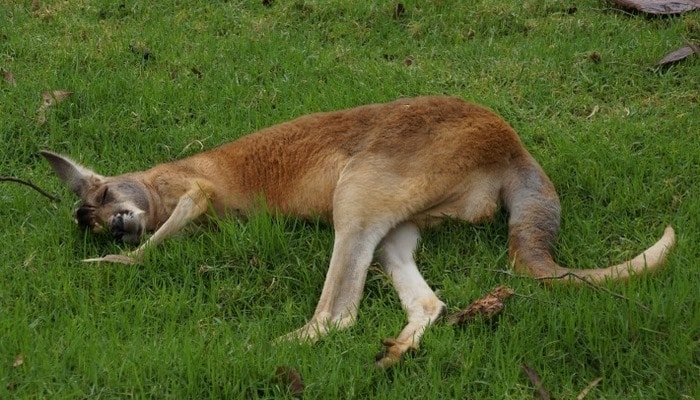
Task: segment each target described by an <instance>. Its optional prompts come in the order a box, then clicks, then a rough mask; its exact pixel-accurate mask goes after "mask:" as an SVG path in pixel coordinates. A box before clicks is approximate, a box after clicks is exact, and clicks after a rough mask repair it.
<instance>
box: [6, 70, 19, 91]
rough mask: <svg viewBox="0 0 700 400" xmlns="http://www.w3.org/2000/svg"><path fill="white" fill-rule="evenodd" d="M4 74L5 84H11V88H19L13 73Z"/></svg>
mask: <svg viewBox="0 0 700 400" xmlns="http://www.w3.org/2000/svg"><path fill="white" fill-rule="evenodd" d="M4 73H5V82H7V83H9V84H10V86H12V87H17V82H16V81H15V76H14V75H12V72H10V71H4Z"/></svg>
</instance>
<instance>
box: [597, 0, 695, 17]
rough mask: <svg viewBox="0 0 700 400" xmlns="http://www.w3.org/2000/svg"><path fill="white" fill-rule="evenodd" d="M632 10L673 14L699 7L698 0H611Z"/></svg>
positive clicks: (656, 13)
mask: <svg viewBox="0 0 700 400" xmlns="http://www.w3.org/2000/svg"><path fill="white" fill-rule="evenodd" d="M611 1H612V2H613V3H615V4H617V5H619V6H621V7H623V8H628V9H632V10H637V11H640V12H643V13H646V14H654V15H674V14H682V13H685V12H688V11H694V10H698V9H700V0H611Z"/></svg>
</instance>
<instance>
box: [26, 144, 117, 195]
mask: <svg viewBox="0 0 700 400" xmlns="http://www.w3.org/2000/svg"><path fill="white" fill-rule="evenodd" d="M39 153H40V154H41V155H42V156H44V158H46V160H47V161H48V162H49V164H51V168H53V170H54V172H56V175H58V177H59V178H61V180H62V181H63V182H64V183H65V184H66V185H68V187H70V188H71V190H72V191H73V192H74V193H75V194H77V195H78V196H80V197H81V198H85V195H86V194H87V191H88V189H89V188H90V187H93V186H94V185H97V184H100V183H102V181H104V177H102V176H101V175H98V174H96V173H95V172H93V171H90V170H89V169H87V168H85V167H83V166H82V165H80V164H78V163H76V162H75V161H73V160H71V159H70V158H66V157H63V156H62V155H59V154H56V153H52V152H50V151H45V150H42V151H40V152H39Z"/></svg>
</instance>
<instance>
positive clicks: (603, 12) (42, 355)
mask: <svg viewBox="0 0 700 400" xmlns="http://www.w3.org/2000/svg"><path fill="white" fill-rule="evenodd" d="M402 3H403V6H404V7H403V10H401V12H397V2H395V1H390V2H387V1H377V2H374V1H372V2H370V1H367V2H364V1H363V2H360V1H357V2H352V1H336V0H329V1H314V0H293V1H283V0H275V1H262V0H255V1H201V0H192V1H161V2H155V1H154V2H145V1H133V0H119V1H108V0H76V1H34V2H30V1H23V2H17V1H9V0H1V1H0V68H1V69H2V70H3V73H4V74H3V75H4V76H0V175H2V176H14V177H18V178H22V179H27V180H31V181H32V182H34V183H36V184H37V185H39V186H41V187H43V188H45V189H47V190H48V191H50V192H52V193H56V194H57V195H58V196H59V197H60V198H61V202H60V203H52V202H51V201H49V200H48V199H46V198H44V197H42V196H40V195H39V194H37V193H36V192H35V191H33V190H31V189H30V188H28V187H26V186H22V185H18V184H16V183H11V182H0V226H1V229H0V398H88V397H89V398H131V397H133V398H145V397H155V398H275V397H285V396H287V397H289V396H291V394H290V393H289V392H288V390H287V389H286V387H285V384H284V383H281V382H279V381H278V380H276V379H275V370H276V368H277V367H278V366H288V367H290V368H294V369H296V370H297V371H298V372H299V373H300V374H301V377H302V379H303V381H304V384H305V386H306V387H305V389H304V397H306V398H310V399H314V398H319V399H329V398H374V397H376V398H382V399H407V398H415V399H426V398H436V399H439V398H469V399H504V398H508V399H525V398H531V397H532V396H533V395H536V392H537V389H536V388H535V386H534V385H533V383H532V382H531V381H530V379H528V377H527V375H526V374H525V373H524V372H523V370H522V365H523V364H527V365H529V366H530V367H532V369H533V370H535V371H536V372H537V373H538V374H539V375H540V377H541V378H542V382H543V385H544V387H545V388H546V390H547V391H548V392H549V394H550V395H552V397H554V398H561V399H565V398H566V399H569V398H576V396H577V395H578V394H579V393H580V392H581V391H582V390H583V389H584V388H585V387H586V386H587V385H588V384H589V383H591V382H592V381H593V380H595V379H596V378H598V377H602V381H601V382H600V383H599V384H598V385H597V386H595V387H594V388H593V389H592V390H591V392H590V393H589V394H588V396H587V398H595V399H598V398H601V399H602V398H604V399H623V398H624V399H691V398H700V383H698V382H700V379H699V377H700V348H699V341H700V292H699V290H698V288H699V287H700V267H699V265H698V263H699V262H700V247H699V246H698V243H699V242H700V223H699V220H698V218H699V217H700V112H699V111H700V107H699V103H700V58H699V57H697V56H695V57H694V58H692V57H691V58H689V59H687V60H685V61H682V62H680V63H678V64H675V65H672V66H669V67H664V68H657V67H654V66H653V65H654V63H655V62H656V61H657V60H659V59H660V58H662V57H663V56H664V55H665V54H666V53H668V52H670V51H672V50H675V49H676V48H678V47H681V46H683V45H684V42H685V41H686V40H698V39H700V13H689V14H686V15H682V16H678V17H668V18H648V17H645V16H643V15H634V14H631V13H628V12H623V11H620V10H617V9H615V8H612V7H611V5H610V4H609V3H607V2H605V1H595V0H587V1H576V2H574V1H566V0H524V1H515V0H508V1H481V0H475V1H449V0H434V1H413V0H406V1H403V2H402ZM54 90H70V91H71V92H72V94H71V95H70V96H68V97H67V98H66V99H64V100H63V101H61V102H56V101H55V100H50V101H49V102H53V103H57V104H53V105H51V106H49V107H46V108H44V109H42V110H41V111H38V110H39V109H40V107H41V105H42V96H41V94H42V93H43V92H45V91H54ZM427 94H449V95H454V96H459V97H462V98H465V99H468V100H472V101H475V102H479V103H481V104H484V105H486V106H488V107H491V108H492V109H494V110H496V111H497V112H498V113H500V114H501V115H503V116H504V118H506V119H507V120H508V121H509V122H510V123H511V124H512V125H513V127H514V128H515V129H516V130H517V131H518V132H519V133H520V135H521V137H522V140H523V142H524V143H525V144H526V146H527V147H528V149H529V150H530V151H531V153H532V154H533V156H535V158H537V159H538V160H539V161H540V163H541V164H542V166H543V167H544V169H545V170H546V171H547V173H548V175H549V176H550V177H551V179H552V181H553V182H554V184H555V186H556V187H557V188H558V192H559V194H560V197H561V199H562V206H563V226H562V233H561V235H560V237H559V240H558V242H557V248H556V256H557V259H558V260H559V261H560V262H561V263H562V264H564V265H568V266H576V267H594V266H604V265H608V264H612V263H617V262H620V261H622V260H623V259H625V258H628V257H630V256H632V255H635V254H637V253H638V252H640V251H641V250H643V249H644V248H646V247H648V246H649V245H650V244H651V243H653V242H654V241H655V240H656V239H657V238H658V237H659V236H660V235H661V233H662V232H663V228H664V226H665V225H666V224H669V223H670V224H672V225H673V226H674V227H675V228H676V231H677V233H678V245H677V247H676V249H675V250H674V251H673V252H672V253H671V255H670V257H669V260H668V265H667V268H665V269H664V270H663V271H661V272H660V273H658V274H655V275H652V276H643V277H638V278H637V279H633V280H632V281H631V282H630V283H629V284H610V285H607V286H606V287H605V290H595V289H593V288H589V287H581V288H571V287H554V288H546V287H543V286H541V285H539V284H538V283H537V282H535V281H534V280H532V279H527V278H523V277H517V276H511V275H508V274H504V273H499V272H495V271H498V270H504V269H507V268H508V261H507V257H506V241H507V237H506V236H507V224H506V220H505V217H503V216H501V217H499V218H497V219H496V220H495V221H494V222H493V223H489V224H485V225H482V226H467V225H462V224H456V223H450V224H447V225H445V226H444V227H442V228H439V229H435V230H431V231H428V232H425V234H424V236H423V241H422V243H421V246H420V248H419V250H418V253H417V256H416V257H417V260H418V263H419V265H420V266H421V267H422V271H423V273H424V275H425V277H426V279H427V280H428V282H429V283H430V284H431V285H432V286H433V287H434V288H435V289H436V290H438V292H439V295H440V296H441V298H442V299H443V300H444V301H445V302H446V303H447V304H448V306H449V307H450V309H451V310H453V311H454V310H457V309H459V308H462V307H465V306H466V305H468V304H469V303H470V302H471V301H472V300H474V299H475V298H478V297H480V296H482V295H483V294H484V293H486V292H487V291H490V290H491V289H493V288H494V287H496V286H497V285H508V286H510V287H512V288H513V289H514V290H515V291H516V293H517V296H515V297H514V298H512V299H511V300H509V302H508V304H507V307H506V309H505V310H504V312H503V313H502V315H501V316H500V318H499V319H498V320H497V321H486V322H484V321H482V322H477V323H472V324H470V325H467V326H463V327H457V328H454V327H451V326H447V325H445V324H438V325H436V326H434V327H432V328H431V329H430V330H429V331H428V333H427V334H426V335H425V338H424V341H423V343H422V345H421V348H420V350H418V351H416V352H414V353H412V354H411V355H409V356H408V357H406V358H405V360H404V361H403V362H402V363H401V364H400V365H398V366H397V367H395V368H393V369H392V370H390V371H380V370H376V369H374V367H373V366H372V365H373V357H374V355H375V354H376V353H377V352H378V351H379V350H380V347H381V346H380V344H379V340H380V339H381V338H384V337H391V336H393V335H396V334H397V333H398V332H399V331H400V329H401V328H402V327H403V324H404V323H405V316H404V314H403V312H402V310H401V306H400V303H399V300H398V297H397V296H396V294H395V293H394V291H393V289H392V287H391V285H390V283H389V280H388V279H387V277H386V276H384V275H382V274H381V273H380V272H379V271H380V269H379V267H378V266H373V267H372V271H371V272H370V275H369V277H368V282H367V287H366V289H365V297H364V299H363V302H362V304H361V308H360V316H359V321H358V323H357V324H356V325H355V326H354V327H352V328H350V329H348V330H345V331H342V332H333V333H332V334H331V335H330V336H329V337H327V338H326V339H324V340H322V341H321V342H319V343H317V344H316V345H313V346H312V345H308V344H283V345H277V346H273V345H272V343H271V341H272V339H274V338H276V337H278V336H280V335H282V334H284V333H287V332H289V331H291V330H293V329H295V328H298V327H300V326H301V325H302V324H303V323H304V322H305V321H306V319H307V318H309V317H310V316H311V315H312V313H313V310H314V307H315V303H316V301H317V299H318V296H319V294H320V291H321V287H322V285H323V280H324V276H325V272H326V268H327V264H328V261H329V258H330V252H331V246H332V241H333V235H332V230H331V229H330V228H329V227H328V226H326V225H324V224H322V223H315V222H302V221H297V220H294V219H288V218H281V219H277V218H272V217H270V216H268V215H264V214H262V215H258V216H255V217H254V218H252V219H251V220H248V221H246V222H240V221H236V220H228V219H227V220H223V221H219V223H218V227H217V228H216V229H214V230H208V229H200V230H195V231H194V232H192V233H190V234H188V235H182V236H179V237H177V238H174V239H172V240H170V241H168V242H166V243H165V244H163V245H162V246H160V247H158V248H155V249H153V250H152V251H151V252H150V253H149V254H148V256H147V260H146V262H145V265H144V266H142V267H132V266H128V267H127V266H116V265H100V266H96V265H86V264H83V263H81V262H80V261H79V260H80V259H82V258H87V257H96V256H100V255H104V254H109V253H114V252H118V251H120V247H119V245H118V244H115V243H113V242H112V241H111V240H109V239H108V238H100V237H94V236H91V235H88V234H85V233H83V232H81V231H80V230H79V229H78V228H77V227H76V226H75V224H74V223H73V221H72V211H73V207H74V205H75V200H76V199H75V197H74V196H73V195H72V193H71V192H70V191H69V190H68V189H66V188H64V187H63V186H62V184H61V183H60V182H59V180H58V179H57V178H56V177H55V176H54V175H53V173H52V172H51V170H50V168H49V166H48V163H46V162H45V161H44V160H43V159H42V158H41V157H40V156H39V155H38V151H39V150H41V149H50V150H54V151H57V152H61V153H65V154H67V155H69V156H71V157H73V158H75V159H77V160H78V161H80V162H83V163H84V164H86V165H89V166H91V167H93V168H95V169H96V170H98V171H99V172H101V173H103V174H117V173H122V172H127V171H131V170H137V169H145V168H147V167H149V166H151V165H153V164H155V163H158V162H163V161H167V160H173V159H176V158H181V157H184V156H187V155H191V154H194V153H196V152H198V151H200V150H201V149H206V148H211V147H214V146H216V145H219V144H222V143H226V142H228V141H230V140H232V139H235V138H237V137H240V136H242V135H245V134H246V133H249V132H252V131H255V130H257V129H260V128H263V127H265V126H268V125H271V124H273V123H276V122H281V121H284V120H288V119H291V118H293V117H296V116H299V115H302V114H306V113H310V112H314V111H320V110H333V109H340V108H347V107H351V106H356V105H360V104H365V103H376V102H384V101H390V100H393V99H396V98H398V97H403V96H415V95H427ZM613 293H614V294H616V295H613Z"/></svg>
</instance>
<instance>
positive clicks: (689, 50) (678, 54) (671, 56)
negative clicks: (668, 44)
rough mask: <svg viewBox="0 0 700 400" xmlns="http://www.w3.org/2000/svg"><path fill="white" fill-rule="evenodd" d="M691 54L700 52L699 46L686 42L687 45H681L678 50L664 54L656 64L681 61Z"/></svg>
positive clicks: (661, 64)
mask: <svg viewBox="0 0 700 400" xmlns="http://www.w3.org/2000/svg"><path fill="white" fill-rule="evenodd" d="M693 54H700V46H698V45H696V44H692V43H688V45H687V46H684V47H681V48H680V49H678V50H675V51H672V52H670V53H668V54H666V55H665V56H664V58H662V59H661V60H659V61H658V62H657V63H656V66H663V65H668V64H673V63H676V62H678V61H681V60H683V59H685V58H688V57H689V56H692V55H693Z"/></svg>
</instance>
